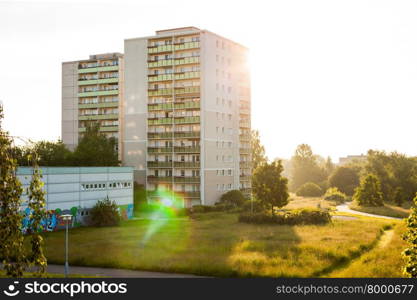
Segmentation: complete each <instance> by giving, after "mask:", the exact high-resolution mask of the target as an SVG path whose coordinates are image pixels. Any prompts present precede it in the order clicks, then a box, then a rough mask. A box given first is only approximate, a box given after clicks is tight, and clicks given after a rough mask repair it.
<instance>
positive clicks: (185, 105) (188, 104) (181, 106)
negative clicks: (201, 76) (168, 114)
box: [174, 102, 200, 109]
mask: <svg viewBox="0 0 417 300" xmlns="http://www.w3.org/2000/svg"><path fill="white" fill-rule="evenodd" d="M174 107H175V109H188V108H200V102H184V103H175V105H174Z"/></svg>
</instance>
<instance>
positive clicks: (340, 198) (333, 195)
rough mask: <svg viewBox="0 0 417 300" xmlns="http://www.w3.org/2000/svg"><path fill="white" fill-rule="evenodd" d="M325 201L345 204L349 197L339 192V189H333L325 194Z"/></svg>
mask: <svg viewBox="0 0 417 300" xmlns="http://www.w3.org/2000/svg"><path fill="white" fill-rule="evenodd" d="M324 200H329V201H336V202H341V203H342V202H345V201H346V200H347V196H346V195H345V194H344V193H342V192H341V191H339V190H338V189H337V187H332V188H329V189H327V191H326V193H325V194H324Z"/></svg>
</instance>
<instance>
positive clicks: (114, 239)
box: [44, 213, 403, 277]
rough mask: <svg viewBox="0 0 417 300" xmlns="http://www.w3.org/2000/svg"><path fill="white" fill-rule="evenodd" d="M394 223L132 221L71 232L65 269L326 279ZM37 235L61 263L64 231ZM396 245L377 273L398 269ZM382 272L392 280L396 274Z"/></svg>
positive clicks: (212, 217) (213, 216) (210, 218)
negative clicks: (75, 266)
mask: <svg viewBox="0 0 417 300" xmlns="http://www.w3.org/2000/svg"><path fill="white" fill-rule="evenodd" d="M393 223H398V222H397V221H388V220H378V219H372V220H369V219H367V218H358V219H355V220H334V221H333V224H329V225H324V226H292V227H291V226H277V225H253V224H242V223H238V222H237V215H236V214H226V213H208V214H201V215H196V216H195V217H194V218H182V219H168V220H133V221H127V222H124V223H123V224H122V225H121V226H119V227H107V228H93V227H89V228H88V227H85V228H76V229H72V230H71V231H70V264H72V265H86V266H102V267H117V268H127V269H141V270H152V271H165V272H176V273H192V274H198V275H209V276H220V277H253V276H256V277H261V276H270V277H318V276H330V275H331V274H332V273H333V272H334V271H335V270H340V269H341V267H343V266H345V265H346V266H349V263H350V262H351V261H352V260H353V259H358V258H360V257H361V255H366V253H369V254H371V253H373V251H374V250H375V249H373V248H376V246H377V245H378V242H379V238H380V237H381V234H382V229H383V228H386V227H387V226H388V225H390V224H393ZM44 237H45V242H46V255H47V257H48V261H49V262H50V263H60V264H62V263H63V257H64V248H63V245H64V232H62V231H61V232H51V233H47V234H45V235H44ZM387 247H390V248H386V249H391V245H390V244H389V246H387ZM402 247H403V245H401V244H399V245H397V246H395V247H392V250H390V254H389V259H387V260H386V262H385V261H384V260H383V259H382V260H381V261H378V263H379V265H380V267H381V268H384V266H385V265H386V267H387V270H391V269H389V268H391V266H390V265H393V264H396V265H400V259H401V257H400V254H399V252H400V251H399V250H400V248H401V249H402ZM369 250H370V251H369ZM367 251H369V252H367ZM397 252H398V253H397ZM374 259H375V260H377V259H379V257H378V256H377V255H376V256H375V258H374ZM352 266H353V265H352ZM358 270H360V268H359V269H358ZM355 272H356V271H355V270H353V271H352V274H357V273H355ZM387 272H391V273H390V274H391V275H392V276H398V272H397V271H395V272H394V271H387ZM379 274H382V273H381V272H376V273H375V274H371V275H375V276H379ZM344 276H347V277H350V275H349V273H346V274H344ZM352 276H353V275H352Z"/></svg>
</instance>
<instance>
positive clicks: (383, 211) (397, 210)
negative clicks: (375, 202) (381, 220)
mask: <svg viewBox="0 0 417 300" xmlns="http://www.w3.org/2000/svg"><path fill="white" fill-rule="evenodd" d="M349 208H350V209H353V210H357V211H360V212H364V213H368V214H374V215H380V216H387V217H394V218H407V217H408V215H409V214H410V208H406V207H401V206H395V205H389V204H384V205H383V206H376V207H369V206H358V205H357V204H356V203H355V202H353V203H352V204H351V205H350V206H349Z"/></svg>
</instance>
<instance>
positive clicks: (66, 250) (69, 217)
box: [61, 215, 72, 278]
mask: <svg viewBox="0 0 417 300" xmlns="http://www.w3.org/2000/svg"><path fill="white" fill-rule="evenodd" d="M61 218H62V220H64V221H65V278H67V277H68V269H69V266H68V223H69V222H70V221H71V219H72V215H62V216H61Z"/></svg>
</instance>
